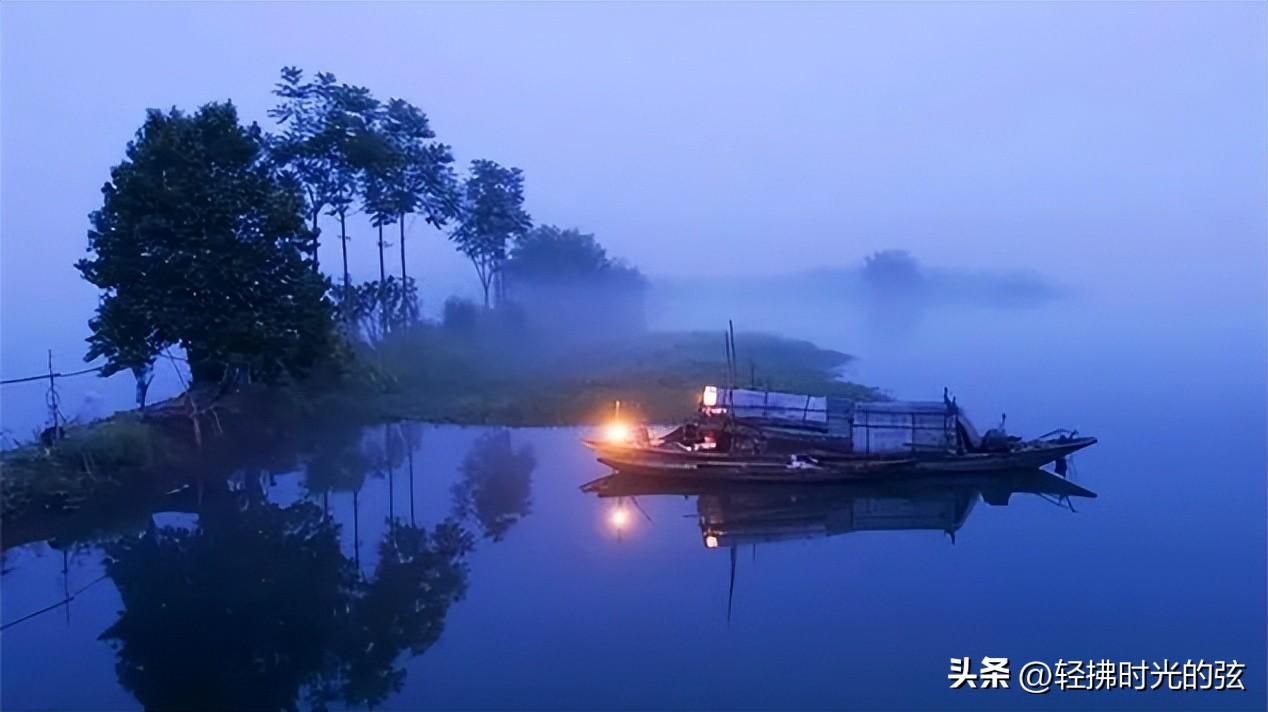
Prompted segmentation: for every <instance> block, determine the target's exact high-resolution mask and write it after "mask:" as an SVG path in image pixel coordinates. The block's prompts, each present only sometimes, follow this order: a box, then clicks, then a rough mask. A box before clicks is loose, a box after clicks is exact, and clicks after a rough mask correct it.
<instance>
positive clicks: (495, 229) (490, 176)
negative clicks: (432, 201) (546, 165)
mask: <svg viewBox="0 0 1268 712" xmlns="http://www.w3.org/2000/svg"><path fill="white" fill-rule="evenodd" d="M462 198H463V201H462V216H461V219H460V221H459V222H458V225H457V227H456V228H455V229H454V230H453V232H452V233H450V239H452V240H453V241H454V242H455V243H456V244H457V245H458V249H459V250H460V251H462V253H463V254H464V255H466V256H467V257H468V258H469V259H470V260H471V263H472V264H473V265H475V269H476V275H477V276H478V277H479V278H480V286H481V288H483V290H484V306H485V308H488V306H489V289H490V287H492V286H493V284H494V283H495V281H497V280H498V279H499V277H500V275H501V271H502V266H503V264H504V263H505V262H506V255H507V247H508V245H509V244H510V242H511V241H512V240H513V239H515V238H518V237H519V236H521V235H523V234H524V233H525V232H527V231H528V229H529V228H530V227H532V224H533V223H532V218H530V217H529V215H528V213H527V212H525V211H524V174H523V172H521V171H520V169H518V168H505V167H503V166H501V165H499V164H497V163H495V162H493V161H488V160H476V161H472V162H471V174H470V175H469V176H468V177H467V180H466V183H465V184H464V185H463V196H462Z"/></svg>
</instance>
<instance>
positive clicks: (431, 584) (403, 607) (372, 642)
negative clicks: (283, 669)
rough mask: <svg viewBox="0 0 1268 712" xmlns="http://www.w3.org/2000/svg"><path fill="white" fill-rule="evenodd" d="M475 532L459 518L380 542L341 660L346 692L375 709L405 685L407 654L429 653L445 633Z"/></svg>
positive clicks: (342, 692) (405, 529)
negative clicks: (402, 663)
mask: <svg viewBox="0 0 1268 712" xmlns="http://www.w3.org/2000/svg"><path fill="white" fill-rule="evenodd" d="M473 548H474V544H473V542H472V540H471V536H470V535H469V534H468V533H467V532H466V531H464V530H463V529H462V528H461V527H459V526H458V525H457V524H456V523H454V522H452V521H446V522H441V523H440V524H438V525H437V526H436V527H435V529H433V530H432V531H428V530H427V529H425V528H422V527H412V526H396V527H393V528H392V529H391V531H389V532H388V533H387V534H386V535H384V537H383V540H382V541H381V542H380V543H379V563H378V565H377V566H376V567H375V570H374V577H373V578H372V579H371V580H370V581H369V582H367V583H366V584H365V585H364V586H363V587H361V588H360V589H358V593H357V597H356V599H355V602H354V604H353V605H352V607H351V612H350V614H349V616H348V619H347V622H346V625H344V626H343V627H342V628H341V632H342V638H341V640H340V649H339V654H338V658H339V660H340V661H341V665H340V669H339V674H338V679H339V681H340V686H339V696H340V697H341V698H342V700H343V702H344V703H346V704H349V705H365V706H369V707H374V706H376V705H378V704H381V703H382V702H384V701H385V700H386V699H387V698H388V697H389V696H390V695H391V694H393V693H395V692H397V691H399V690H400V688H401V685H402V684H403V683H404V681H405V671H404V670H401V669H399V668H397V667H396V666H395V661H396V659H397V658H398V657H399V656H400V655H401V653H403V652H406V651H408V652H409V654H411V655H422V654H423V653H425V652H427V650H428V649H429V648H430V647H431V646H432V645H433V644H434V643H435V642H436V641H437V640H439V639H440V635H441V633H442V632H444V624H445V617H446V615H447V614H448V612H449V607H450V606H452V605H453V604H454V603H455V602H457V601H459V600H461V599H462V597H463V596H464V595H465V594H466V590H467V576H468V566H467V563H466V559H465V557H466V555H467V554H468V553H470V552H471V551H472V550H473Z"/></svg>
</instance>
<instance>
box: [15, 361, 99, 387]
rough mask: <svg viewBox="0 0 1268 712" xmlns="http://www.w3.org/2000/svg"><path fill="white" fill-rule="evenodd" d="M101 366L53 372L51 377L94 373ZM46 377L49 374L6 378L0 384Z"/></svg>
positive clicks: (44, 378) (45, 378) (45, 379)
mask: <svg viewBox="0 0 1268 712" xmlns="http://www.w3.org/2000/svg"><path fill="white" fill-rule="evenodd" d="M102 368H104V367H103V366H96V367H94V368H85V369H84V370H82V371H70V372H69V373H54V374H53V378H69V377H70V376H82V375H84V374H86V373H96V372H98V371H100V370H101V369H102ZM48 377H49V375H48V374H47V373H43V374H40V375H38V376H27V377H26V378H8V379H5V380H3V381H0V386H7V385H10V384H13V383H29V382H31V381H47V380H48Z"/></svg>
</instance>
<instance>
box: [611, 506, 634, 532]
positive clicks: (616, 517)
mask: <svg viewBox="0 0 1268 712" xmlns="http://www.w3.org/2000/svg"><path fill="white" fill-rule="evenodd" d="M608 521H609V522H611V523H612V526H613V527H615V528H616V529H624V528H626V527H627V526H629V524H630V510H628V509H626V508H625V507H617V508H616V509H614V510H612V514H611V515H610V516H609V517H608Z"/></svg>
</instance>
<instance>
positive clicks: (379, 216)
mask: <svg viewBox="0 0 1268 712" xmlns="http://www.w3.org/2000/svg"><path fill="white" fill-rule="evenodd" d="M375 130H376V131H377V132H378V133H379V134H380V135H381V136H382V137H383V140H384V142H385V145H386V147H387V150H386V151H385V152H384V153H383V154H382V155H381V156H380V157H379V160H376V161H375V162H374V163H373V164H372V165H371V166H370V167H369V169H368V171H367V180H366V189H365V192H366V207H367V211H368V212H370V213H371V215H372V219H373V223H374V225H375V226H376V227H378V228H379V279H380V280H384V279H385V278H386V268H385V264H384V258H383V248H384V247H385V244H384V242H383V226H384V225H389V224H391V223H396V224H397V226H398V227H399V230H400V232H399V237H398V240H399V243H400V250H401V279H402V280H404V279H406V278H407V272H406V267H405V218H406V216H407V215H409V214H411V213H415V212H418V213H421V214H422V215H423V218H424V220H425V221H426V222H427V223H428V224H430V225H433V226H435V227H437V228H441V227H444V226H445V225H446V224H447V223H448V221H449V220H451V219H453V218H454V217H456V216H457V214H458V208H459V191H458V188H459V186H458V178H457V175H456V174H455V173H454V170H453V153H452V152H451V150H450V148H449V146H447V145H445V144H443V143H440V142H438V141H435V140H434V139H435V138H436V134H435V132H433V131H432V129H431V125H430V123H429V122H428V120H427V114H425V113H424V112H423V111H422V110H421V109H419V108H418V107H416V106H414V105H413V104H410V103H409V102H407V101H405V100H403V99H391V100H389V101H388V103H387V105H386V107H384V108H383V110H382V111H380V112H379V113H378V115H377V117H376V124H375Z"/></svg>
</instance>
